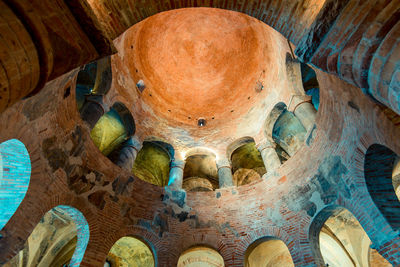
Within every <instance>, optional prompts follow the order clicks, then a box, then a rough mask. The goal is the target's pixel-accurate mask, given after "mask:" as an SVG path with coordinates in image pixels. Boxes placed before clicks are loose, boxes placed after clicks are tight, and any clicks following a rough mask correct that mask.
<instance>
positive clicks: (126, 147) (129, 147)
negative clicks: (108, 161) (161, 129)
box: [117, 136, 142, 172]
mask: <svg viewBox="0 0 400 267" xmlns="http://www.w3.org/2000/svg"><path fill="white" fill-rule="evenodd" d="M141 148H142V143H141V142H140V141H139V140H138V139H137V137H136V136H132V137H130V138H129V139H128V140H126V141H125V142H124V143H123V144H122V148H121V150H120V152H119V156H118V160H117V165H118V166H120V167H121V168H122V169H124V170H127V171H129V172H131V171H132V168H133V164H134V163H135V159H136V156H137V154H138V153H139V150H140V149H141Z"/></svg>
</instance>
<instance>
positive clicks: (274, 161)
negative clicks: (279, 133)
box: [257, 139, 281, 172]
mask: <svg viewBox="0 0 400 267" xmlns="http://www.w3.org/2000/svg"><path fill="white" fill-rule="evenodd" d="M257 149H258V151H260V154H261V157H262V159H263V161H264V165H265V169H267V172H272V171H274V170H276V169H277V168H279V166H281V160H280V159H279V156H278V154H277V153H276V150H275V145H274V144H273V143H272V142H270V141H268V140H266V139H265V140H262V141H261V142H260V143H258V144H257Z"/></svg>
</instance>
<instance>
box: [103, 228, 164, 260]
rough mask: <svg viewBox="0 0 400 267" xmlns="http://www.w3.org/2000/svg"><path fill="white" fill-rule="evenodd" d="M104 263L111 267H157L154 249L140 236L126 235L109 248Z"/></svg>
mask: <svg viewBox="0 0 400 267" xmlns="http://www.w3.org/2000/svg"><path fill="white" fill-rule="evenodd" d="M106 262H108V263H109V265H110V266H111V267H118V266H125V265H126V264H127V265H129V266H131V265H134V264H136V265H135V266H143V267H154V266H157V257H156V253H155V249H154V247H153V246H152V245H151V243H150V242H148V241H147V240H145V239H144V238H142V237H141V236H136V235H128V236H124V237H121V238H120V239H118V240H117V241H116V242H115V243H114V245H113V246H112V247H111V249H110V251H109V253H108V256H107V260H106Z"/></svg>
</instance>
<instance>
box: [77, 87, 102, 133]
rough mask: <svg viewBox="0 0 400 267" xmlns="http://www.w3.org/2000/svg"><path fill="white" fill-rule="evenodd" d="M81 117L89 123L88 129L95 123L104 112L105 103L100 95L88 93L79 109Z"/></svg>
mask: <svg viewBox="0 0 400 267" xmlns="http://www.w3.org/2000/svg"><path fill="white" fill-rule="evenodd" d="M80 113H81V117H82V119H83V120H84V121H85V122H87V123H88V124H89V127H90V129H93V127H94V126H95V125H96V123H97V121H98V120H99V119H100V118H101V116H103V115H104V113H105V105H104V103H103V96H102V95H88V96H86V97H85V103H84V104H83V106H82V108H81V110H80Z"/></svg>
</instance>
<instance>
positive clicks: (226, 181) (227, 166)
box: [217, 158, 233, 188]
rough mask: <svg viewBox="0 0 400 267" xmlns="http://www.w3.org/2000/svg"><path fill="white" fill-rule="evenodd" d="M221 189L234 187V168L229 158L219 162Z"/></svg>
mask: <svg viewBox="0 0 400 267" xmlns="http://www.w3.org/2000/svg"><path fill="white" fill-rule="evenodd" d="M217 168H218V181H219V188H224V187H230V186H233V177H232V167H231V163H230V162H229V160H228V159H227V158H223V159H219V160H217Z"/></svg>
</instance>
